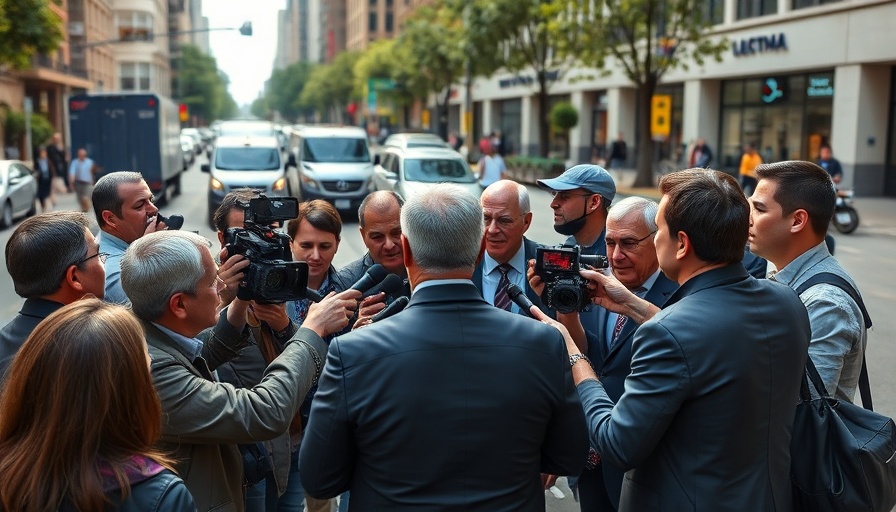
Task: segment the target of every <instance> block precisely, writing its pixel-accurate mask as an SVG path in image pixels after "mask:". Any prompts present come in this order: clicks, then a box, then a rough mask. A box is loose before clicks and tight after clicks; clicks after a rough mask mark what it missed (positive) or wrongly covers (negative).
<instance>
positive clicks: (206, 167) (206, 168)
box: [200, 164, 212, 172]
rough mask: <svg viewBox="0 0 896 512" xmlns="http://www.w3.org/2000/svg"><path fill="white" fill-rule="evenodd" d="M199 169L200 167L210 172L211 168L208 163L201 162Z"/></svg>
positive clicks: (203, 170)
mask: <svg viewBox="0 0 896 512" xmlns="http://www.w3.org/2000/svg"><path fill="white" fill-rule="evenodd" d="M200 169H202V172H212V168H211V167H210V166H209V165H208V164H202V166H201V167H200Z"/></svg>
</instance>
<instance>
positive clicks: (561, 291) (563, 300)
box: [551, 283, 581, 313]
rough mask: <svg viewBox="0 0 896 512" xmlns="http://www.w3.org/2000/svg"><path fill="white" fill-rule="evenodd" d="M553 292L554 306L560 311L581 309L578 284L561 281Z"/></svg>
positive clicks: (570, 311) (567, 311) (571, 311)
mask: <svg viewBox="0 0 896 512" xmlns="http://www.w3.org/2000/svg"><path fill="white" fill-rule="evenodd" d="M551 292H552V293H551V299H552V300H551V302H552V306H553V308H554V309H556V310H557V311H558V312H559V313H573V312H575V311H578V310H579V303H580V302H581V300H580V296H579V289H578V288H577V287H576V286H573V285H569V284H565V283H561V284H558V285H557V286H555V287H554V289H553V290H551Z"/></svg>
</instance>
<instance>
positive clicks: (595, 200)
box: [588, 194, 604, 213]
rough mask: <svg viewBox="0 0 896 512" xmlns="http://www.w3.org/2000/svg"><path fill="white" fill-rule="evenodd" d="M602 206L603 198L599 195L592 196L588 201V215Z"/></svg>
mask: <svg viewBox="0 0 896 512" xmlns="http://www.w3.org/2000/svg"><path fill="white" fill-rule="evenodd" d="M603 204H604V196H602V195H600V194H594V195H592V196H591V197H590V198H589V199H588V213H591V212H593V211H595V210H597V209H598V208H600V207H602V206H603Z"/></svg>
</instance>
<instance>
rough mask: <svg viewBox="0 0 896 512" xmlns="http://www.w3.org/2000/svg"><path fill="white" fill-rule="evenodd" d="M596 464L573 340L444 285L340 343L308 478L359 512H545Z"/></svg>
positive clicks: (310, 434)
mask: <svg viewBox="0 0 896 512" xmlns="http://www.w3.org/2000/svg"><path fill="white" fill-rule="evenodd" d="M587 450H588V445H587V432H586V431H585V422H584V418H583V415H582V406H581V404H580V403H579V402H578V400H577V396H576V393H575V387H574V386H573V384H572V375H571V372H570V367H569V361H568V357H567V354H566V348H565V346H564V343H563V338H562V337H561V335H560V333H559V332H558V331H557V330H556V329H554V328H552V327H549V326H547V325H544V324H542V323H539V322H537V321H535V320H532V319H530V318H526V317H524V316H522V315H516V314H513V313H510V312H507V311H503V310H499V309H497V308H495V307H493V306H491V305H490V304H489V303H487V302H486V301H484V300H483V299H482V296H481V294H480V293H479V291H478V290H477V288H476V287H475V286H474V285H473V284H472V283H463V284H442V285H435V286H431V287H427V288H423V289H420V290H418V291H416V292H415V293H414V295H413V298H412V299H411V301H410V303H409V304H408V307H407V308H406V309H405V310H404V311H402V312H400V313H398V314H397V315H395V316H393V317H391V318H388V319H386V320H383V321H382V322H379V323H376V324H373V325H371V326H369V327H364V328H362V329H359V330H356V331H352V332H351V333H349V334H346V335H345V336H341V337H337V338H335V339H334V340H333V341H332V342H331V343H330V351H329V353H328V355H327V363H326V365H325V367H324V372H323V374H322V375H321V380H320V388H319V389H318V392H317V395H316V397H315V399H314V403H313V405H312V407H311V419H310V421H309V424H308V427H307V428H306V429H305V439H304V441H303V443H302V448H301V451H300V455H299V458H300V466H299V467H300V472H301V474H302V484H303V486H304V488H305V491H306V492H307V493H308V494H309V495H311V496H314V497H318V498H328V497H333V496H336V495H338V494H339V493H341V492H343V491H345V490H351V506H352V508H353V509H355V508H357V509H358V510H400V509H407V510H418V511H426V510H439V511H451V510H458V511H459V510H489V511H544V506H545V504H544V490H543V488H542V485H541V480H540V473H542V472H544V473H552V474H557V475H571V474H577V473H578V472H579V471H581V469H582V467H583V466H584V463H585V458H586V454H587Z"/></svg>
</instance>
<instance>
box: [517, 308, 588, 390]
mask: <svg viewBox="0 0 896 512" xmlns="http://www.w3.org/2000/svg"><path fill="white" fill-rule="evenodd" d="M530 312H531V313H532V317H533V318H535V319H536V320H539V321H540V322H541V323H543V324H547V325H550V326H552V327H554V328H555V329H557V330H558V331H560V334H562V335H563V341H564V343H565V344H566V352H567V353H568V354H569V355H570V356H571V355H573V354H587V353H588V351H587V350H582V349H581V348H580V347H579V346H578V345H576V342H575V341H573V339H572V336H570V334H569V331H567V330H566V327H565V326H564V325H563V324H561V323H560V322H558V321H556V320H554V319H553V318H551V317H549V316H548V315H546V314H544V312H543V311H542V310H540V309H538V307H537V306H534V305H533V306H532V307H531V308H530ZM572 379H573V382H575V383H576V384H579V383H580V382H582V381H583V380H587V379H594V380H598V378H597V374H596V373H595V372H594V368H592V367H591V365H590V364H585V363H576V364H574V365H573V367H572Z"/></svg>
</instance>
